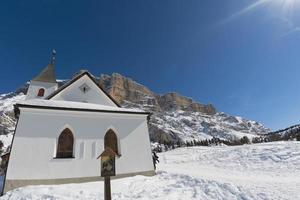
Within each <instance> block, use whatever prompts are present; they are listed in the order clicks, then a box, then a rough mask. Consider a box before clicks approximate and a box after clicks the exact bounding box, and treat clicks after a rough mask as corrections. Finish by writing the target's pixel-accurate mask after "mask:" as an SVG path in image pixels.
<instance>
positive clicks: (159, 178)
mask: <svg viewBox="0 0 300 200" xmlns="http://www.w3.org/2000/svg"><path fill="white" fill-rule="evenodd" d="M159 157H160V163H159V165H158V171H157V175H156V176H154V177H143V176H135V177H130V178H123V179H118V180H113V181H112V198H113V199H118V200H130V199H131V200H132V199H141V200H142V199H143V200H168V199H172V200H193V199H195V200H199V199H203V200H216V199H222V200H226V199H228V200H235V199H236V200H240V199H243V200H260V199H261V200H269V199H270V200H276V199H278V200H279V199H280V200H282V199H291V200H295V199H299V197H300V190H299V188H300V177H299V176H298V174H300V142H274V143H262V144H253V145H243V146H231V147H227V146H223V147H220V146H216V147H189V148H186V147H185V148H178V149H176V150H172V151H168V152H164V153H160V154H159ZM1 199H2V200H20V199H22V200H38V199H39V200H40V199H51V200H52V199H55V200H73V199H82V200H83V199H85V200H87V199H88V200H94V199H95V200H96V199H103V182H93V183H84V184H68V185H55V186H28V187H24V188H20V189H16V190H14V191H11V192H8V193H7V194H6V195H5V196H4V197H2V198H1Z"/></svg>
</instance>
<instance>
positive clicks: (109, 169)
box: [98, 147, 117, 200]
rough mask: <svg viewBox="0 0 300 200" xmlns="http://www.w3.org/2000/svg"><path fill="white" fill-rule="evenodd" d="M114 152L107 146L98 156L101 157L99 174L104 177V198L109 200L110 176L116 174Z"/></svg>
mask: <svg viewBox="0 0 300 200" xmlns="http://www.w3.org/2000/svg"><path fill="white" fill-rule="evenodd" d="M116 155H117V154H116V153H115V152H114V151H113V150H112V149H111V148H109V147H106V148H105V150H104V151H103V152H102V153H101V154H100V156H99V157H98V159H99V158H101V176H102V177H104V200H111V189H110V177H111V176H115V175H116V165H115V157H116Z"/></svg>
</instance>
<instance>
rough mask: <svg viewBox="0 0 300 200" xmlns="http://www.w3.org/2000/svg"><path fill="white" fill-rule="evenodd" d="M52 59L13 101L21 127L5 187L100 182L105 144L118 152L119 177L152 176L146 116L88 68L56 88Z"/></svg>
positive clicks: (14, 146)
mask: <svg viewBox="0 0 300 200" xmlns="http://www.w3.org/2000/svg"><path fill="white" fill-rule="evenodd" d="M54 64H55V63H54V57H53V60H52V61H51V62H50V64H48V65H47V66H46V68H45V69H44V70H43V71H42V72H41V73H40V74H39V75H38V76H37V77H35V78H34V79H32V80H31V81H30V85H29V88H28V92H27V96H26V100H24V101H22V102H19V103H18V104H16V105H15V113H16V116H17V119H18V121H17V125H16V129H15V134H14V138H13V143H12V147H11V152H10V156H9V162H8V167H7V171H6V176H5V184H4V191H8V190H11V189H14V188H17V187H21V186H26V185H36V184H43V185H45V184H63V183H79V182H88V181H97V180H101V177H100V161H99V160H98V159H97V157H98V156H99V154H101V152H103V150H104V149H105V147H110V148H111V149H112V150H113V151H114V152H115V153H116V154H117V156H116V160H115V163H116V167H115V172H116V177H125V176H133V175H138V174H139V175H148V176H151V175H154V167H153V162H152V155H151V148H150V139H149V133H148V118H149V115H150V113H147V112H144V111H141V110H132V109H125V108H122V107H120V105H119V104H118V103H117V102H116V101H115V100H114V99H113V98H112V97H111V96H110V95H108V94H107V93H106V92H105V91H104V90H103V89H102V88H101V87H100V86H99V84H98V83H97V82H96V79H95V78H94V76H93V75H92V74H90V73H89V72H88V71H81V72H80V73H77V74H76V75H75V76H74V77H73V78H72V79H71V80H69V81H68V82H66V83H65V84H64V85H62V86H60V87H58V83H57V81H56V77H55V71H54Z"/></svg>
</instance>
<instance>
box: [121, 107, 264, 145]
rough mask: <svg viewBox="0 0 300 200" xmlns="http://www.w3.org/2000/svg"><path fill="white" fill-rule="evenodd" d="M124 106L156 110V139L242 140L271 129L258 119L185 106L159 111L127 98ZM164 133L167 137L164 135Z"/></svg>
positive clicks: (152, 123) (153, 131)
mask: <svg viewBox="0 0 300 200" xmlns="http://www.w3.org/2000/svg"><path fill="white" fill-rule="evenodd" d="M123 106H124V107H128V108H139V109H144V110H146V111H149V112H152V113H153V115H152V116H151V119H150V124H149V125H150V137H151V140H152V141H156V142H161V141H162V140H167V141H178V140H183V141H191V140H194V139H196V140H204V139H211V138H212V137H216V138H220V139H225V140H238V139H240V138H241V137H243V136H247V137H249V138H253V137H256V136H259V135H263V134H267V133H268V132H269V131H270V129H268V128H265V127H264V126H263V125H262V124H260V123H258V122H255V121H252V120H247V119H243V118H242V117H236V116H230V115H228V114H226V113H222V112H219V113H216V114H214V115H207V114H205V113H201V112H192V111H184V110H174V111H159V112H158V111H156V110H155V109H153V108H152V107H151V106H149V105H148V104H147V103H144V104H142V103H141V104H137V103H132V102H125V103H124V104H123ZM162 135H163V136H164V138H161V137H162ZM165 138H166V139H165Z"/></svg>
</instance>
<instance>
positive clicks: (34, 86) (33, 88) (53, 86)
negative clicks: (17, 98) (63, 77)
mask: <svg viewBox="0 0 300 200" xmlns="http://www.w3.org/2000/svg"><path fill="white" fill-rule="evenodd" d="M57 87H58V84H57V83H47V82H40V81H30V85H29V88H28V91H27V95H26V100H28V99H44V98H45V97H47V96H48V95H50V94H51V93H53V92H54V91H55V90H57ZM41 88H43V89H45V94H44V96H43V97H38V96H37V95H38V91H39V89H41Z"/></svg>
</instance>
